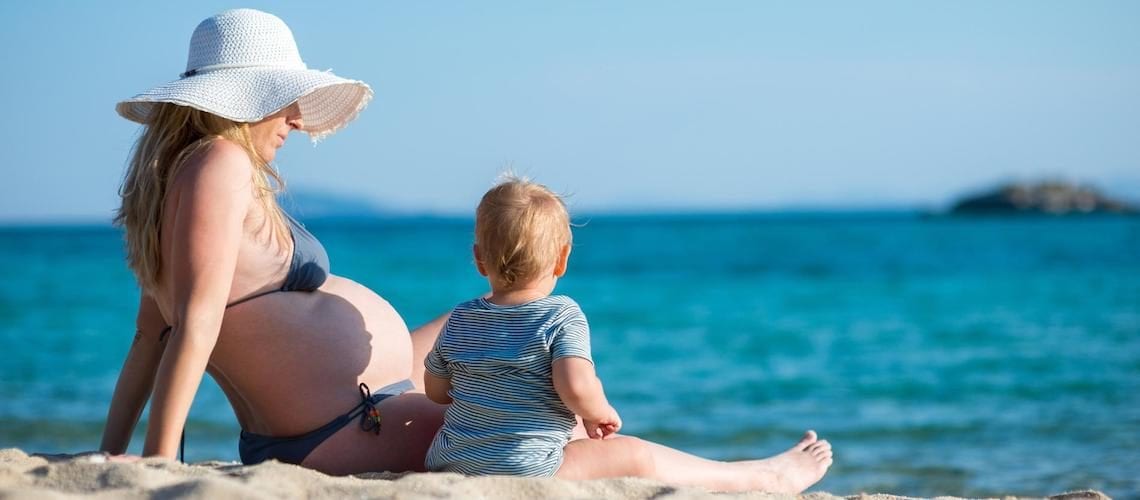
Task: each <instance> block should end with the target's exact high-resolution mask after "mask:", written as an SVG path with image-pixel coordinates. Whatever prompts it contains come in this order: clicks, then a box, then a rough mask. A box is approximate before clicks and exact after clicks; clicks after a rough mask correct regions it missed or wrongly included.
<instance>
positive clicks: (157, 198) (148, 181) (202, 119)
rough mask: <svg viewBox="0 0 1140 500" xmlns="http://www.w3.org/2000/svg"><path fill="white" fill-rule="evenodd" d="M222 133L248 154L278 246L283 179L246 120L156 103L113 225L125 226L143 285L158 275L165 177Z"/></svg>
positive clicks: (284, 240) (284, 235)
mask: <svg viewBox="0 0 1140 500" xmlns="http://www.w3.org/2000/svg"><path fill="white" fill-rule="evenodd" d="M218 138H224V139H227V140H229V141H232V142H233V143H235V144H238V145H240V146H241V147H242V148H243V149H245V151H246V153H248V154H249V159H250V162H251V163H252V164H253V169H251V171H250V175H251V177H252V181H253V186H254V189H255V196H256V197H257V199H258V200H259V201H260V203H261V205H262V207H264V209H265V217H266V222H267V223H268V224H269V226H270V227H271V228H272V233H271V234H273V235H274V236H275V237H276V239H277V242H278V243H279V244H280V246H281V247H282V248H284V247H286V246H287V245H288V234H289V233H288V232H287V230H286V228H285V219H284V216H283V215H282V212H281V207H279V206H278V205H277V198H276V195H277V193H278V192H280V191H281V190H282V189H284V181H282V179H281V177H280V176H279V175H278V174H277V172H276V171H275V170H274V169H273V168H272V167H271V166H270V165H269V164H268V163H267V162H266V161H264V160H263V159H262V158H261V157H260V155H258V154H257V150H256V149H254V146H253V141H252V139H251V137H250V133H249V124H247V123H239V122H235V121H231V120H227V119H225V118H222V117H220V116H217V115H214V114H211V113H207V112H205V111H200V110H197V109H194V108H191V107H188V106H179V105H176V104H170V103H160V104H156V105H155V106H154V107H153V108H152V111H151V112H150V116H149V117H148V119H147V122H146V125H145V128H144V129H143V132H142V135H141V136H140V137H139V139H138V142H136V143H135V146H134V151H133V154H132V156H131V161H130V165H129V166H128V168H127V173H126V175H125V176H124V178H123V183H122V185H121V186H120V188H119V196H120V197H122V199H123V202H122V205H120V206H119V210H118V212H117V213H116V215H115V219H114V222H115V225H116V226H120V227H122V228H123V229H124V232H125V238H126V244H127V245H126V246H127V263H128V265H129V266H130V268H131V270H132V271H133V272H134V274H135V278H136V279H138V281H139V285H140V286H142V288H143V290H154V289H155V287H156V286H157V285H158V283H159V282H160V281H161V280H162V274H161V270H162V252H161V241H162V240H161V237H160V236H161V232H162V220H163V207H164V206H165V202H166V195H167V190H168V189H169V188H170V185H169V184H170V181H171V180H172V179H174V176H175V175H177V174H178V171H179V170H180V169H181V168H182V165H183V164H184V163H186V160H187V159H188V158H190V157H191V156H192V155H193V154H194V153H196V152H198V151H200V150H202V149H203V148H206V147H209V145H210V144H211V143H213V141H214V140H216V139H218Z"/></svg>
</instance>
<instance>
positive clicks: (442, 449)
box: [424, 295, 593, 476]
mask: <svg viewBox="0 0 1140 500" xmlns="http://www.w3.org/2000/svg"><path fill="white" fill-rule="evenodd" d="M568 356H574V357H579V358H585V359H587V360H590V361H591V362H593V361H592V360H591V359H590V327H589V325H588V324H587V323H586V316H585V315H584V314H582V310H581V309H580V308H579V307H578V304H577V303H576V302H574V300H573V299H571V298H569V297H566V296H561V295H552V296H549V297H543V298H541V299H538V300H535V301H532V302H528V303H525V304H520V305H515V306H499V305H495V304H492V303H490V302H487V301H486V300H483V299H475V300H471V301H468V302H464V303H462V304H459V305H458V306H456V308H455V310H453V311H452V312H451V318H449V319H448V320H447V325H445V326H444V327H443V331H442V332H441V333H440V334H439V338H438V339H437V340H436V343H435V347H434V348H433V349H432V350H431V352H429V353H428V355H427V358H426V359H425V360H424V366H425V368H426V369H427V371H428V372H430V373H431V374H433V375H435V376H437V377H442V378H450V379H451V391H450V392H449V393H448V394H449V395H450V396H451V399H452V403H451V406H450V407H448V409H447V412H446V413H445V414H444V419H443V426H442V427H441V428H440V429H439V433H438V434H436V436H435V440H434V441H432V443H431V448H429V449H428V453H427V459H426V461H425V465H426V467H427V468H428V469H429V470H433V471H448V472H459V473H462V474H468V475H487V474H503V475H514V476H553V475H554V473H555V472H557V471H558V467H559V466H561V465H562V447H563V446H565V445H566V443H567V442H569V441H570V434H571V432H572V431H573V429H574V426H575V425H576V423H577V421H576V420H575V419H574V412H572V411H570V409H569V408H567V407H566V404H565V403H563V402H562V400H561V399H560V398H559V397H558V393H557V392H555V390H554V382H553V379H552V377H551V363H553V362H554V360H555V359H558V358H563V357H568Z"/></svg>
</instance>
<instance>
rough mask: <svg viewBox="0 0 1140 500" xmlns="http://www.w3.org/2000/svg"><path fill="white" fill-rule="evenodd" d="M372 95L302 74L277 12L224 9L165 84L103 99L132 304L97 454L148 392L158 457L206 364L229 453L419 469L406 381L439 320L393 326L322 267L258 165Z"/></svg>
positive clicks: (250, 458)
mask: <svg viewBox="0 0 1140 500" xmlns="http://www.w3.org/2000/svg"><path fill="white" fill-rule="evenodd" d="M371 97H372V90H371V89H370V88H369V87H368V86H367V85H365V84H364V83H362V82H359V81H353V80H347V79H343V78H340V77H337V76H335V75H333V74H331V73H329V72H323V71H316V70H311V69H307V68H306V66H305V64H304V63H303V62H302V60H301V57H300V54H299V53H298V51H297V47H296V44H295V43H294V41H293V35H292V32H291V31H290V30H289V28H288V27H287V26H286V25H285V23H283V22H282V21H281V20H280V19H278V18H277V17H275V16H273V15H270V14H267V13H264V12H260V11H256V10H250V9H240V10H231V11H227V12H223V13H221V14H218V15H216V16H213V17H211V18H209V19H206V20H205V21H203V22H202V23H201V24H199V25H198V27H197V29H195V30H194V34H193V36H192V38H191V40H190V53H189V60H188V61H187V65H186V71H185V72H184V73H182V75H181V78H179V79H178V80H175V81H173V82H171V83H168V84H165V85H162V86H159V87H157V88H154V89H151V90H149V91H147V92H144V93H143V94H140V95H138V96H136V97H134V98H132V99H128V100H126V101H123V102H121V103H119V104H118V106H117V108H116V109H117V111H118V112H119V114H121V115H122V116H123V117H125V118H127V119H129V120H132V121H136V122H139V123H142V124H143V125H144V128H143V132H142V134H141V136H140V137H139V139H138V142H137V144H136V145H135V148H134V152H133V156H132V158H131V161H130V165H129V167H128V171H127V174H126V177H125V179H124V181H123V186H122V193H121V195H122V206H121V207H120V209H119V212H118V215H117V218H116V223H117V224H118V225H120V226H121V227H122V228H123V229H124V230H125V233H126V241H127V250H128V261H129V264H130V268H131V270H132V271H134V274H135V276H136V278H137V279H138V282H139V284H140V285H141V287H142V298H141V300H140V303H139V310H138V318H137V332H136V334H135V338H134V342H133V343H132V345H131V349H130V352H129V353H128V355H127V359H126V361H125V363H124V365H123V368H122V372H121V373H120V375H119V381H118V384H117V385H116V387H115V393H114V397H113V398H112V403H111V407H110V410H109V412H108V416H107V425H106V428H105V429H104V434H103V443H102V446H101V449H102V450H103V451H106V452H109V453H116V454H117V453H123V452H124V451H125V450H126V448H127V445H128V443H129V441H130V436H131V433H132V431H133V429H134V427H135V425H136V423H137V422H138V419H139V415H140V414H141V412H142V408H143V407H144V405H145V404H146V401H147V398H148V397H151V410H150V418H149V424H148V427H147V433H146V442H145V445H144V447H143V454H144V455H148V456H150V455H160V456H165V457H174V456H175V454H176V452H177V450H178V448H179V440H180V437H181V435H182V431H183V428H184V426H185V423H186V416H187V413H188V411H189V409H190V404H191V402H192V401H193V399H194V395H195V393H196V392H197V390H198V385H199V382H200V381H201V379H202V375H203V373H204V372H208V373H209V374H210V375H211V376H212V377H213V378H214V380H215V381H217V383H218V385H220V386H221V388H222V391H223V392H224V393H225V395H226V397H227V398H228V400H229V402H230V404H231V406H232V407H233V410H234V415H235V416H236V417H237V421H238V423H239V424H240V425H241V428H242V433H241V437H240V444H239V450H240V454H241V459H242V461H243V462H245V463H256V462H260V461H263V460H266V459H270V458H273V459H277V460H280V461H283V462H290V463H295V464H301V465H304V466H306V467H311V468H314V469H318V470H322V471H325V472H329V473H335V474H347V473H354V472H362V471H380V470H419V469H422V468H423V461H424V453H425V451H426V450H427V448H428V445H429V444H430V442H431V439H432V437H433V436H434V435H435V432H436V431H437V430H438V429H439V426H440V422H441V418H442V414H443V407H442V406H439V405H437V404H435V403H432V402H431V401H429V400H428V399H427V398H426V397H425V396H424V395H423V394H422V391H420V390H417V389H416V386H419V385H422V380H423V358H424V354H425V352H427V350H428V349H430V347H431V345H432V343H433V342H434V341H435V337H436V336H437V335H438V332H439V322H438V321H436V322H433V323H431V324H428V325H426V326H424V327H423V328H421V329H419V330H416V331H414V332H411V334H410V335H409V332H408V329H407V326H405V324H404V322H403V320H402V319H401V318H400V316H399V315H398V314H397V313H396V311H395V310H393V308H392V306H391V305H389V304H388V302H386V301H385V300H384V299H383V298H381V297H379V296H378V295H376V294H375V293H373V292H372V291H370V290H369V289H367V288H365V287H363V286H361V285H359V284H357V283H355V282H353V281H351V280H348V279H345V278H341V277H338V276H335V275H332V274H329V272H328V271H329V262H328V257H327V255H326V254H325V251H324V248H323V247H322V246H321V244H320V242H318V241H317V240H316V239H315V238H313V236H312V235H311V234H310V233H309V232H308V231H306V230H305V228H304V227H303V226H302V225H301V224H299V223H298V222H297V221H296V220H294V219H292V218H291V217H289V216H288V215H287V214H285V213H284V212H282V210H281V208H280V207H279V206H278V205H277V202H276V194H277V191H278V189H277V185H278V184H279V182H280V179H279V178H278V177H277V173H276V172H275V171H274V169H273V168H272V167H271V165H270V164H271V162H273V160H274V158H275V156H276V153H277V149H278V148H280V147H281V146H282V145H283V144H284V143H285V140H286V138H287V136H288V135H289V133H290V132H292V131H302V132H307V133H308V134H309V135H310V136H312V137H314V138H319V137H324V136H327V135H329V134H331V133H333V132H335V131H337V130H338V129H340V128H342V127H344V126H345V125H347V124H348V122H349V121H351V120H352V119H353V118H355V117H356V115H357V113H358V112H359V111H360V110H361V109H363V108H364V106H365V105H366V104H367V102H368V100H369V99H370V98H371Z"/></svg>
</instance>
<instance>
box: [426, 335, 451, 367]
mask: <svg viewBox="0 0 1140 500" xmlns="http://www.w3.org/2000/svg"><path fill="white" fill-rule="evenodd" d="M446 332H447V327H446V326H445V327H444V329H443V331H441V332H439V337H436V339H435V345H434V346H432V348H431V350H430V351H428V353H427V356H424V369H425V370H427V372H428V373H430V374H432V375H435V376H437V377H439V378H451V370H450V369H449V368H448V367H447V362H446V361H444V360H443V353H442V352H440V344H441V343H442V342H443V334H444V333H446Z"/></svg>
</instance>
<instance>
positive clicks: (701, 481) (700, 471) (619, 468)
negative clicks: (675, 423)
mask: <svg viewBox="0 0 1140 500" xmlns="http://www.w3.org/2000/svg"><path fill="white" fill-rule="evenodd" d="M564 451H565V455H564V458H563V462H562V467H561V468H560V469H558V472H557V473H555V477H560V478H564V479H600V478H606V477H628V476H636V477H645V478H650V479H656V480H658V481H662V482H665V483H669V484H674V485H684V486H701V487H704V488H708V489H710V490H714V491H747V490H762V491H769V492H775V493H799V492H801V491H803V490H804V489H806V488H807V487H808V486H811V485H812V484H813V483H815V482H816V481H818V480H819V479H820V478H821V477H823V475H824V473H825V472H826V471H827V468H828V466H830V465H831V445H830V444H828V443H827V442H826V441H821V440H818V438H817V437H816V435H815V433H814V432H810V431H809V432H808V433H806V434H805V435H804V438H803V439H801V440H800V442H798V443H796V444H795V445H794V446H792V448H791V449H789V450H787V451H785V452H784V453H781V454H779V455H777V456H775V457H771V458H767V459H763V460H750V461H744V462H718V461H715V460H706V459H704V458H700V457H697V456H693V455H689V454H688V453H684V452H682V451H678V450H674V449H672V448H669V447H666V446H662V445H659V444H656V443H651V442H649V441H645V440H642V439H637V438H633V437H627V436H617V437H613V438H609V439H575V440H573V441H570V442H569V443H567V444H566V447H565V448H564Z"/></svg>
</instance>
